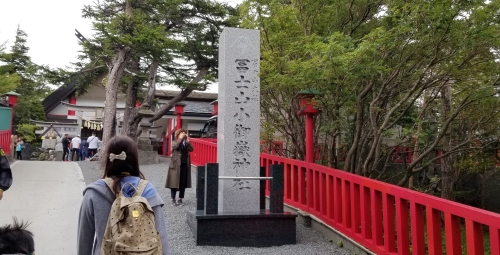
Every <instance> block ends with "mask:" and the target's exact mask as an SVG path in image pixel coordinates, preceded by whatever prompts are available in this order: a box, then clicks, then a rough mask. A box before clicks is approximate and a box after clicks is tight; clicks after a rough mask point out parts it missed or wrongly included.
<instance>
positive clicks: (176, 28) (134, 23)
mask: <svg viewBox="0 0 500 255" xmlns="http://www.w3.org/2000/svg"><path fill="white" fill-rule="evenodd" d="M83 14H84V17H88V18H91V19H92V20H94V27H95V30H96V31H97V34H96V35H95V36H94V37H93V38H91V39H89V40H86V41H85V42H84V43H83V46H84V53H85V58H86V59H85V61H84V64H81V63H80V68H79V69H80V70H78V73H79V74H87V76H88V77H92V76H93V77H94V78H95V77H96V76H97V75H98V74H102V73H103V72H107V73H108V75H107V77H106V91H107V92H106V97H107V99H106V107H105V109H106V110H105V118H104V135H103V140H104V141H106V140H107V139H109V138H110V137H112V136H113V131H112V128H113V126H114V125H113V119H114V116H115V113H116V110H114V107H113V106H114V105H115V104H116V103H115V101H116V92H117V91H119V90H121V91H123V92H126V93H127V104H126V114H125V118H124V125H123V129H122V132H123V133H124V134H127V135H129V136H130V137H132V138H135V137H136V134H137V131H136V130H137V125H138V123H139V121H140V119H141V118H140V116H139V115H138V114H137V109H135V104H136V101H139V100H142V101H143V103H147V104H149V105H150V107H151V109H153V110H156V109H157V107H156V105H155V102H154V101H153V98H154V94H155V88H156V86H157V84H160V85H161V84H169V85H177V86H178V87H179V88H181V89H182V93H181V94H180V95H179V96H177V97H176V98H174V99H173V100H171V101H170V102H169V103H168V104H166V105H164V106H161V107H160V108H159V109H158V110H157V111H156V113H155V116H154V117H153V118H152V119H151V120H150V121H151V122H153V121H155V120H157V119H159V118H161V117H162V116H163V115H164V114H165V113H166V112H168V111H169V110H170V109H171V108H172V107H173V105H175V103H176V102H179V101H181V100H183V99H184V98H186V97H187V96H188V95H189V94H190V93H191V92H192V91H193V90H205V89H206V87H207V84H208V81H212V80H213V79H214V74H215V72H216V66H217V60H216V59H217V58H216V56H217V42H218V34H219V33H220V32H221V30H222V27H224V26H226V25H232V24H236V23H235V22H236V21H237V19H234V18H232V16H234V15H235V14H236V10H235V9H234V8H230V7H229V6H227V5H225V4H219V3H215V2H212V1H200V0H189V1H168V2H167V1H159V0H158V1H153V0H149V1H146V0H143V1H118V2H117V1H103V2H99V3H97V4H95V5H92V6H86V7H85V8H84V10H83ZM106 69H107V70H106ZM82 76H84V75H82ZM82 91H84V90H82Z"/></svg>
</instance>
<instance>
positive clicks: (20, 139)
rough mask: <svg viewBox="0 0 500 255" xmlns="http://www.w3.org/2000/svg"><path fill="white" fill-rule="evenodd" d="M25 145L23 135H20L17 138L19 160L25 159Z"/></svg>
mask: <svg viewBox="0 0 500 255" xmlns="http://www.w3.org/2000/svg"><path fill="white" fill-rule="evenodd" d="M23 147H24V142H23V137H22V136H20V137H19V138H18V139H17V143H16V156H17V159H18V160H23Z"/></svg>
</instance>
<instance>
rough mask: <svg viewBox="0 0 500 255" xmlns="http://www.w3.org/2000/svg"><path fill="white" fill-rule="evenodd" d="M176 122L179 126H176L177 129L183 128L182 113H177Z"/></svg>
mask: <svg viewBox="0 0 500 255" xmlns="http://www.w3.org/2000/svg"><path fill="white" fill-rule="evenodd" d="M175 122H176V123H177V126H176V127H175V129H179V128H182V119H181V115H180V114H179V113H177V119H176V120H175Z"/></svg>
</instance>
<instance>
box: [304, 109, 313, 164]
mask: <svg viewBox="0 0 500 255" xmlns="http://www.w3.org/2000/svg"><path fill="white" fill-rule="evenodd" d="M306 162H308V163H314V117H313V115H312V114H310V113H308V114H306Z"/></svg>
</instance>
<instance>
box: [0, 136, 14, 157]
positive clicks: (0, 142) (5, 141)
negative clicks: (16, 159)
mask: <svg viewBox="0 0 500 255" xmlns="http://www.w3.org/2000/svg"><path fill="white" fill-rule="evenodd" d="M11 135H12V134H11V132H10V130H0V147H2V149H3V151H4V152H5V154H7V155H10V153H11V152H10V140H11Z"/></svg>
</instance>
